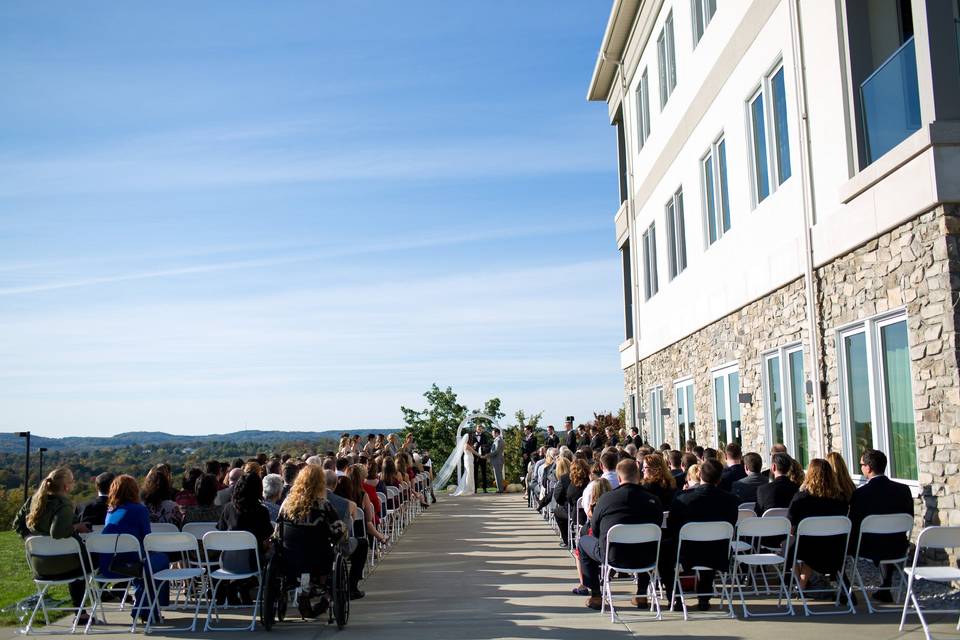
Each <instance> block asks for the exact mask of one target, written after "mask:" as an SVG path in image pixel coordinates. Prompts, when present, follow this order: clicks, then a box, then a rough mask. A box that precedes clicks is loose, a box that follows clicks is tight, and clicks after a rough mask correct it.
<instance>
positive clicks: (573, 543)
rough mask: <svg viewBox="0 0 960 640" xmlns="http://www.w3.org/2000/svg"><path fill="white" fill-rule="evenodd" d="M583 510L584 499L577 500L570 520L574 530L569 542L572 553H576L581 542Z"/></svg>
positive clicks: (571, 532)
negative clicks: (581, 516) (581, 515)
mask: <svg viewBox="0 0 960 640" xmlns="http://www.w3.org/2000/svg"><path fill="white" fill-rule="evenodd" d="M582 510H583V498H577V506H576V509H574V513H573V518H571V519H570V522H571V523H572V529H571V531H570V537H568V538H567V540H569V541H570V553H574V551H576V549H577V544H578V543H579V542H580V528H581V527H582V526H583V523H582V522H580V512H581V511H582Z"/></svg>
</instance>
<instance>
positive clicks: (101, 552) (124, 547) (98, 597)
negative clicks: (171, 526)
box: [84, 533, 150, 633]
mask: <svg viewBox="0 0 960 640" xmlns="http://www.w3.org/2000/svg"><path fill="white" fill-rule="evenodd" d="M84 546H85V547H86V548H87V557H88V558H89V559H90V567H91V570H90V587H91V589H92V596H93V615H91V616H90V622H88V623H87V629H86V631H84V633H86V632H87V631H89V629H90V624H91V623H92V622H93V618H94V617H95V616H97V614H98V613H99V617H98V618H97V620H98V624H107V617H106V615H105V614H104V608H103V594H104V592H105V591H122V592H123V598H122V599H121V601H120V610H121V611H122V610H123V607H124V604H125V603H126V600H127V594H128V593H129V590H130V587H132V586H133V583H134V581H136V580H142V581H143V601H142V602H141V603H140V605H139V607H137V608H135V609H134V610H133V612H132V616H133V623H132V624H131V625H130V633H134V632H135V631H136V630H137V621H138V620H139V619H140V616H141V614H143V613H144V612H145V611H149V610H150V590H149V589H147V572H146V568H147V565H146V562H145V560H144V558H143V554H142V553H141V549H140V541H139V540H137V539H136V538H135V537H134V536H132V535H130V534H129V533H120V534H117V533H107V534H103V533H91V534H90V535H88V536H87V539H86V540H85V541H84ZM121 553H123V554H130V555H132V556H136V559H137V561H138V562H140V563H141V567H142V570H141V573H140V575H139V576H137V577H131V576H120V575H118V577H108V576H105V575H104V574H103V572H102V571H100V569H99V564H100V563H99V560H98V556H109V557H111V558H112V557H113V556H115V555H118V554H121ZM116 585H122V589H116V588H115V587H116Z"/></svg>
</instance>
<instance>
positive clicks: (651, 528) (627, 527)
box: [607, 524, 662, 544]
mask: <svg viewBox="0 0 960 640" xmlns="http://www.w3.org/2000/svg"><path fill="white" fill-rule="evenodd" d="M661 534H662V530H661V529H660V527H658V526H657V525H655V524H615V525H613V526H612V527H610V529H609V530H607V542H609V543H610V544H643V543H645V542H658V541H659V540H660V536H661Z"/></svg>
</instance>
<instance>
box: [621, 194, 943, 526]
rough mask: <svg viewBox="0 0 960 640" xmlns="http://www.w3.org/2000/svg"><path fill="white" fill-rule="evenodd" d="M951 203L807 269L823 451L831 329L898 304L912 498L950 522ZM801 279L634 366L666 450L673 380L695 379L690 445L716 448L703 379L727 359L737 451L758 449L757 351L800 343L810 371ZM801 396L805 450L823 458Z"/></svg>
mask: <svg viewBox="0 0 960 640" xmlns="http://www.w3.org/2000/svg"><path fill="white" fill-rule="evenodd" d="M957 213H958V211H957V208H956V207H939V208H937V209H934V210H932V211H929V212H927V213H924V214H922V215H920V216H918V217H916V218H914V219H913V220H911V221H909V222H907V223H905V224H903V225H901V226H900V227H897V228H896V229H893V230H892V231H889V232H887V233H885V234H883V235H881V236H879V237H878V238H876V239H874V240H871V241H870V242H868V243H866V244H865V245H863V246H861V247H859V248H857V249H855V250H854V251H852V252H850V253H848V254H846V255H844V256H841V257H839V258H837V259H836V260H834V261H832V262H830V263H829V264H827V265H825V266H823V267H821V268H820V269H818V270H817V271H816V278H817V281H818V307H819V314H820V327H819V331H820V340H821V353H820V357H821V377H822V378H823V379H825V380H826V381H827V392H826V394H824V405H825V416H826V421H825V424H824V430H825V439H826V443H827V447H828V449H829V450H837V451H841V452H842V451H843V448H842V435H841V421H840V404H839V403H840V396H839V381H838V369H837V353H836V330H837V329H838V328H840V327H843V326H845V325H847V324H850V323H853V322H856V321H859V320H863V319H866V318H869V317H871V316H874V315H876V314H880V313H883V312H886V311H891V310H895V309H901V308H903V309H906V312H907V325H908V334H909V340H910V355H911V375H912V378H913V396H914V413H915V424H916V433H917V449H918V462H919V479H920V483H921V491H922V493H923V495H922V504H921V505H918V506H919V507H920V508H918V510H917V516H918V524H920V525H922V524H960V510H958V509H957V507H958V503H957V498H956V497H955V495H954V494H955V493H956V490H957V488H958V487H960V424H958V420H957V419H958V417H960V372H958V366H960V358H958V348H957V347H958V342H957V338H956V336H957V331H958V315H957V313H956V312H955V310H954V305H955V304H956V302H955V301H957V300H958V299H960V295H958V292H960V218H958V217H957ZM805 302H806V298H805V294H804V286H803V280H802V279H799V280H796V281H794V282H792V283H790V284H788V285H786V286H784V287H782V288H781V289H779V290H777V291H775V292H773V293H771V294H769V295H767V296H764V297H763V298H761V299H759V300H757V301H755V302H752V303H750V304H748V305H746V306H745V307H743V308H742V309H739V310H738V311H735V312H734V313H732V314H730V315H728V316H726V317H725V318H722V319H720V320H718V321H717V322H715V323H713V324H712V325H709V326H707V327H704V328H703V329H701V330H699V331H697V332H696V333H694V334H691V335H690V336H687V337H686V338H684V339H682V340H680V341H678V342H676V343H674V344H672V345H669V346H668V347H666V348H664V349H662V350H661V351H659V352H657V353H655V354H652V355H650V356H648V357H647V358H645V359H643V360H642V361H641V362H640V374H641V385H642V389H641V392H640V393H639V394H638V405H639V410H641V411H645V412H647V414H648V416H647V418H646V420H644V421H642V422H641V424H640V427H641V429H642V431H644V432H646V433H649V429H650V417H649V406H648V405H649V393H650V390H651V389H652V388H654V387H656V386H658V385H662V386H663V406H664V407H668V408H670V410H671V415H670V416H669V417H665V418H664V431H665V433H666V435H667V437H666V441H667V442H669V443H670V444H671V445H673V446H674V447H676V446H677V445H678V444H679V443H677V442H676V440H677V423H676V407H674V404H675V398H674V389H673V381H674V380H677V379H683V378H686V377H688V376H693V381H694V399H695V411H696V416H695V418H696V437H697V441H698V442H700V443H702V444H704V445H705V446H713V444H714V427H713V386H712V385H713V376H712V371H713V370H714V369H715V368H717V367H720V366H722V365H726V364H731V363H734V362H735V363H736V364H737V365H738V366H739V369H740V391H741V393H751V394H753V403H752V404H749V405H741V407H740V408H741V419H742V426H741V433H742V438H743V447H744V450H745V451H751V450H755V451H761V452H765V451H767V450H768V447H769V444H770V443H767V442H766V439H767V436H766V424H765V420H764V409H765V406H766V403H765V398H764V394H763V385H762V381H761V375H762V373H761V372H762V360H761V358H762V355H763V354H764V353H766V352H768V351H770V350H773V349H776V348H778V347H782V346H786V345H790V344H795V343H797V342H802V343H803V344H804V354H805V355H804V371H805V373H806V375H807V377H808V379H809V376H810V353H809V349H810V340H809V335H808V334H809V332H808V330H807V321H806V313H805ZM624 376H625V388H626V392H627V395H628V396H629V394H630V393H633V392H634V391H635V388H634V371H633V367H630V368H628V369H627V370H626V371H624ZM813 410H814V407H813V405H812V399H811V397H810V396H807V415H808V416H809V417H810V418H809V420H808V422H809V426H808V429H809V434H810V439H811V442H810V452H811V455H823V454H822V452H820V446H819V443H818V441H817V433H816V427H815V423H814V421H813Z"/></svg>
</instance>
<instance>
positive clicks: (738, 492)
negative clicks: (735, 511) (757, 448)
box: [732, 451, 769, 503]
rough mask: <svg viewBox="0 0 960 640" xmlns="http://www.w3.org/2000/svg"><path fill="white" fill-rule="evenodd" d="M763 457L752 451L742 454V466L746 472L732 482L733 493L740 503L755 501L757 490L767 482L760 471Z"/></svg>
mask: <svg viewBox="0 0 960 640" xmlns="http://www.w3.org/2000/svg"><path fill="white" fill-rule="evenodd" d="M762 467H763V458H761V457H760V454H758V453H753V452H752V451H751V452H750V453H748V454H746V455H744V456H743V468H744V470H745V471H746V472H747V476H746V477H745V478H740V479H739V480H737V481H736V482H734V483H733V487H732V491H733V495H735V496H737V498H738V499H739V500H740V502H741V503H743V502H756V501H757V490H758V489H759V488H760V487H762V486H765V485H767V484H769V482H768V480H767V479H766V478H764V477H763V475H762V474H761V473H760V472H761V471H762V470H763V469H762Z"/></svg>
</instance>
